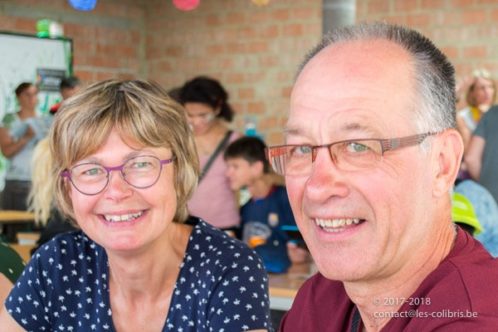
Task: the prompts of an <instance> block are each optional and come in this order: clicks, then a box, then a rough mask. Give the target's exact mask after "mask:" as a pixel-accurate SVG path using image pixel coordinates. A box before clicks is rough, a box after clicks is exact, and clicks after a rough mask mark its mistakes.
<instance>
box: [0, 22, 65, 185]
mask: <svg viewBox="0 0 498 332" xmlns="http://www.w3.org/2000/svg"><path fill="white" fill-rule="evenodd" d="M72 49H73V47H72V40H71V39H67V38H57V39H50V38H38V37H37V36H35V35H25V34H14V33H10V32H3V31H0V121H1V120H2V119H3V117H4V116H5V114H7V113H13V112H16V111H17V110H18V105H17V99H16V95H15V92H14V90H15V89H16V87H17V86H18V85H19V84H20V83H22V82H31V83H35V84H37V85H38V86H39V89H40V93H39V94H38V108H37V111H38V112H39V113H46V112H48V110H49V109H50V106H52V105H53V104H55V103H57V102H58V101H60V99H61V97H60V94H59V90H58V83H59V82H60V79H61V78H62V77H64V76H69V75H71V74H72V68H73V63H72ZM7 163H8V160H7V159H5V158H4V157H3V156H2V155H1V153H0V190H2V189H3V187H4V176H5V169H6V167H7Z"/></svg>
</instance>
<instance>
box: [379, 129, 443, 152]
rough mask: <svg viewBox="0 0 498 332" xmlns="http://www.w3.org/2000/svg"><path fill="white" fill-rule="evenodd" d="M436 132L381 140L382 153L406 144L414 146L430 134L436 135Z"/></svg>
mask: <svg viewBox="0 0 498 332" xmlns="http://www.w3.org/2000/svg"><path fill="white" fill-rule="evenodd" d="M435 134H436V133H425V134H419V135H412V136H406V137H400V138H392V139H386V140H382V141H380V144H381V145H382V153H384V152H386V151H390V150H395V149H399V148H403V147H405V146H412V145H417V144H420V143H422V142H423V141H424V139H425V138H426V137H428V136H431V135H435Z"/></svg>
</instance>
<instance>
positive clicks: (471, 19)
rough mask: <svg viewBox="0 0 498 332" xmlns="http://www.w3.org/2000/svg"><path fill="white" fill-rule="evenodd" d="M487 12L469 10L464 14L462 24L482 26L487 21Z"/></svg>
mask: <svg viewBox="0 0 498 332" xmlns="http://www.w3.org/2000/svg"><path fill="white" fill-rule="evenodd" d="M486 16H487V15H486V11H485V10H468V11H465V12H463V13H462V22H461V23H462V24H480V23H482V22H485V20H486Z"/></svg>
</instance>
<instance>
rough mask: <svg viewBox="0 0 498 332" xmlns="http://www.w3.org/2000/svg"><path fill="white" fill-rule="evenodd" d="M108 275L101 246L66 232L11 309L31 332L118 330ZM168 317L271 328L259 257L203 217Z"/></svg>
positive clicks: (198, 325)
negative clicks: (113, 314) (208, 223)
mask: <svg viewBox="0 0 498 332" xmlns="http://www.w3.org/2000/svg"><path fill="white" fill-rule="evenodd" d="M191 220H192V219H191ZM194 220H196V219H194ZM107 276H108V263H107V255H106V253H105V251H104V249H103V248H102V247H100V246H99V245H97V244H95V243H94V242H93V241H92V240H90V239H89V238H88V237H86V235H85V234H84V233H82V232H73V233H69V234H65V235H61V236H58V237H56V238H55V239H53V240H52V241H50V242H49V243H47V244H46V245H44V246H42V247H41V248H40V249H39V250H38V251H37V252H36V253H35V255H34V256H33V258H32V259H31V261H30V263H29V264H28V265H27V267H26V269H25V270H24V272H23V274H22V276H21V277H20V278H19V280H18V282H17V284H16V286H15V287H14V289H13V290H12V292H11V293H10V295H9V297H8V299H7V301H6V307H7V310H8V312H9V314H10V315H11V316H12V317H13V318H14V319H15V320H16V321H17V322H18V323H19V324H20V325H21V326H22V327H24V328H25V329H26V330H28V331H114V325H113V322H112V310H111V307H110V300H109V287H108V280H107ZM165 319H166V323H165V325H164V327H163V331H217V332H218V331H225V332H228V331H245V330H250V329H258V328H259V329H261V328H265V329H268V330H270V329H271V327H270V325H269V324H270V323H269V321H270V319H269V298H268V278H267V275H266V272H265V270H264V267H263V265H262V263H261V261H260V259H259V258H258V256H257V255H256V254H255V253H254V252H253V251H252V250H250V249H248V248H247V247H246V246H245V245H244V244H243V243H241V242H239V241H237V240H234V239H232V238H230V237H228V236H227V235H225V234H224V233H223V232H221V231H219V230H217V229H215V228H213V227H212V226H210V225H207V224H206V223H205V222H203V221H200V220H196V221H195V226H194V229H193V231H192V234H191V236H190V239H189V244H188V246H187V251H186V253H185V256H184V260H183V263H182V264H181V266H180V274H179V276H178V279H177V281H176V285H175V290H174V292H173V295H172V299H171V305H170V309H169V312H168V316H167V318H166V317H165Z"/></svg>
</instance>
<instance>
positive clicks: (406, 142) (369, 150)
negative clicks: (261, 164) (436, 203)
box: [266, 132, 438, 176]
mask: <svg viewBox="0 0 498 332" xmlns="http://www.w3.org/2000/svg"><path fill="white" fill-rule="evenodd" d="M436 134H438V133H432V132H430V133H425V134H418V135H412V136H406V137H399V138H390V139H350V140H344V141H339V142H334V143H330V144H324V145H306V144H304V145H280V146H273V147H269V148H268V149H267V151H266V153H267V157H268V161H269V162H270V164H271V166H272V167H273V169H274V170H275V172H277V173H278V174H280V175H288V176H303V175H310V174H311V170H312V165H313V162H314V161H315V159H316V155H317V152H318V149H321V148H326V149H327V150H328V151H329V154H330V158H331V159H332V161H333V162H334V164H335V165H336V166H337V168H339V169H340V170H343V171H358V170H364V169H367V168H371V167H372V166H374V165H375V164H376V163H377V162H378V161H380V160H381V159H382V156H383V155H384V153H385V152H386V151H392V150H396V149H401V148H404V147H407V146H412V145H418V144H420V143H422V142H423V141H424V139H425V138H426V137H428V136H432V135H436Z"/></svg>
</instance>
